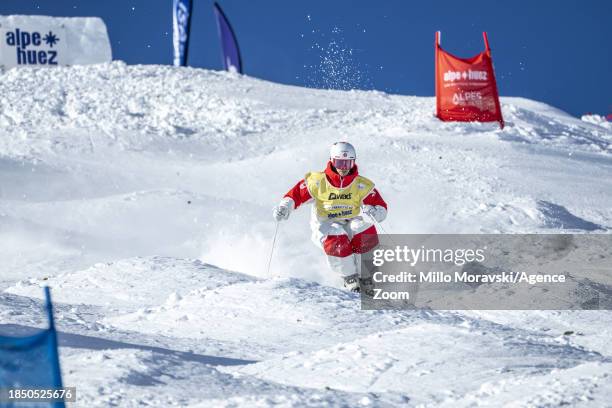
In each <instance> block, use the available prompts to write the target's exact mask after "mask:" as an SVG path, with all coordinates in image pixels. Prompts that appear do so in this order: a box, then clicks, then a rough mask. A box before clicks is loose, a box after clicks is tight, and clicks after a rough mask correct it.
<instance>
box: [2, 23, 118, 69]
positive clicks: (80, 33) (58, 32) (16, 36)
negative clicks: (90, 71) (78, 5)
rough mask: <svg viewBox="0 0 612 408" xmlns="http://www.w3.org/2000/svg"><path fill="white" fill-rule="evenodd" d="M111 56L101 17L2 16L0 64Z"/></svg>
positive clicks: (67, 62) (76, 61)
mask: <svg viewBox="0 0 612 408" xmlns="http://www.w3.org/2000/svg"><path fill="white" fill-rule="evenodd" d="M111 60H112V52H111V46H110V41H109V38H108V33H107V31H106V25H105V24H104V21H102V20H101V19H100V18H97V17H49V16H24V15H14V16H0V66H4V67H7V68H12V67H20V66H37V67H54V66H59V65H80V64H98V63H103V62H110V61H111Z"/></svg>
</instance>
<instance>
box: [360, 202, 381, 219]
mask: <svg viewBox="0 0 612 408" xmlns="http://www.w3.org/2000/svg"><path fill="white" fill-rule="evenodd" d="M361 211H363V213H364V214H367V215H368V216H370V217H371V218H373V219H375V220H376V222H383V221H384V220H385V218H387V209H386V208H385V207H383V206H382V205H364V206H363V207H361Z"/></svg>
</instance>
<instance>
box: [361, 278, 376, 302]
mask: <svg viewBox="0 0 612 408" xmlns="http://www.w3.org/2000/svg"><path fill="white" fill-rule="evenodd" d="M359 287H360V289H361V292H363V294H364V295H366V296H369V297H374V282H373V281H372V278H371V277H370V278H361V279H359Z"/></svg>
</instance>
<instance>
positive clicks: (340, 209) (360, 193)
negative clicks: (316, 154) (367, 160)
mask: <svg viewBox="0 0 612 408" xmlns="http://www.w3.org/2000/svg"><path fill="white" fill-rule="evenodd" d="M304 180H305V181H306V187H307V188H308V191H309V192H310V195H311V196H312V198H313V199H314V201H315V208H316V210H317V215H318V216H319V218H323V219H346V218H354V217H356V216H358V215H359V211H360V207H361V203H362V201H363V199H364V198H365V197H366V196H367V195H368V194H370V192H371V191H372V189H373V188H374V183H373V182H371V181H370V180H368V179H367V178H365V177H362V176H357V177H355V178H354V179H353V181H352V183H351V184H349V185H348V186H342V188H339V187H334V186H333V185H331V183H330V182H329V181H328V180H327V177H325V173H323V172H312V173H308V174H306V177H304Z"/></svg>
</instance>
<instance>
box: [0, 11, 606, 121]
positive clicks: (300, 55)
mask: <svg viewBox="0 0 612 408" xmlns="http://www.w3.org/2000/svg"><path fill="white" fill-rule="evenodd" d="M194 1H195V5H194V10H193V17H192V43H191V46H190V57H189V64H190V65H192V66H196V67H204V68H212V69H221V58H220V49H219V44H218V40H217V34H216V26H215V21H214V16H213V11H212V0H194ZM219 3H220V4H221V6H222V7H223V9H224V11H225V13H226V14H227V16H228V18H229V19H230V21H231V23H232V25H233V26H234V30H235V31H236V34H237V36H238V41H239V43H240V48H241V51H242V57H243V62H244V69H245V72H246V73H247V74H248V75H252V76H255V77H258V78H263V79H268V80H271V81H275V82H281V83H287V84H295V85H301V86H312V87H332V88H353V87H354V88H362V89H378V90H382V91H385V92H390V93H398V94H406V95H433V94H434V82H433V78H434V72H433V70H434V60H433V55H434V54H433V42H434V32H435V31H436V30H441V31H442V35H443V37H442V46H443V47H444V48H445V49H446V50H447V51H449V52H451V53H453V54H455V55H458V56H463V57H468V56H472V55H474V54H476V53H478V52H480V51H481V50H482V49H483V43H482V31H487V32H488V34H489V41H490V43H491V48H492V52H493V61H494V64H495V70H496V75H497V80H498V86H499V88H500V94H501V95H502V96H523V97H527V98H532V99H536V100H540V101H544V102H547V103H549V104H551V105H554V106H556V107H559V108H561V109H563V110H565V111H567V112H569V113H572V114H574V115H581V114H583V113H585V112H594V113H599V114H608V113H611V112H612V79H611V76H612V49H611V48H612V47H611V40H612V24H611V20H612V1H608V0H586V1H577V0H557V1H552V0H538V1H535V0H531V1H527V0H512V1H505V2H501V1H493V0H489V1H481V0H470V1H465V2H462V1H457V0H454V1H446V0H438V1H435V2H427V1H419V2H416V1H407V0H404V1H401V0H377V1H361V0H335V1H330V0H327V1H325V0H311V1H302V2H298V1H288V0H269V1H265V0H220V1H219ZM171 5H172V0H104V1H98V0H83V1H75V0H39V1H32V0H1V1H0V14H3V15H6V14H45V15H57V16H90V15H92V16H100V17H102V18H103V19H104V21H105V22H106V24H107V27H108V30H109V35H110V38H111V43H112V48H113V57H114V58H115V59H121V60H124V61H126V62H127V63H129V64H170V63H171V61H172V28H171V18H172V17H171Z"/></svg>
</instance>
